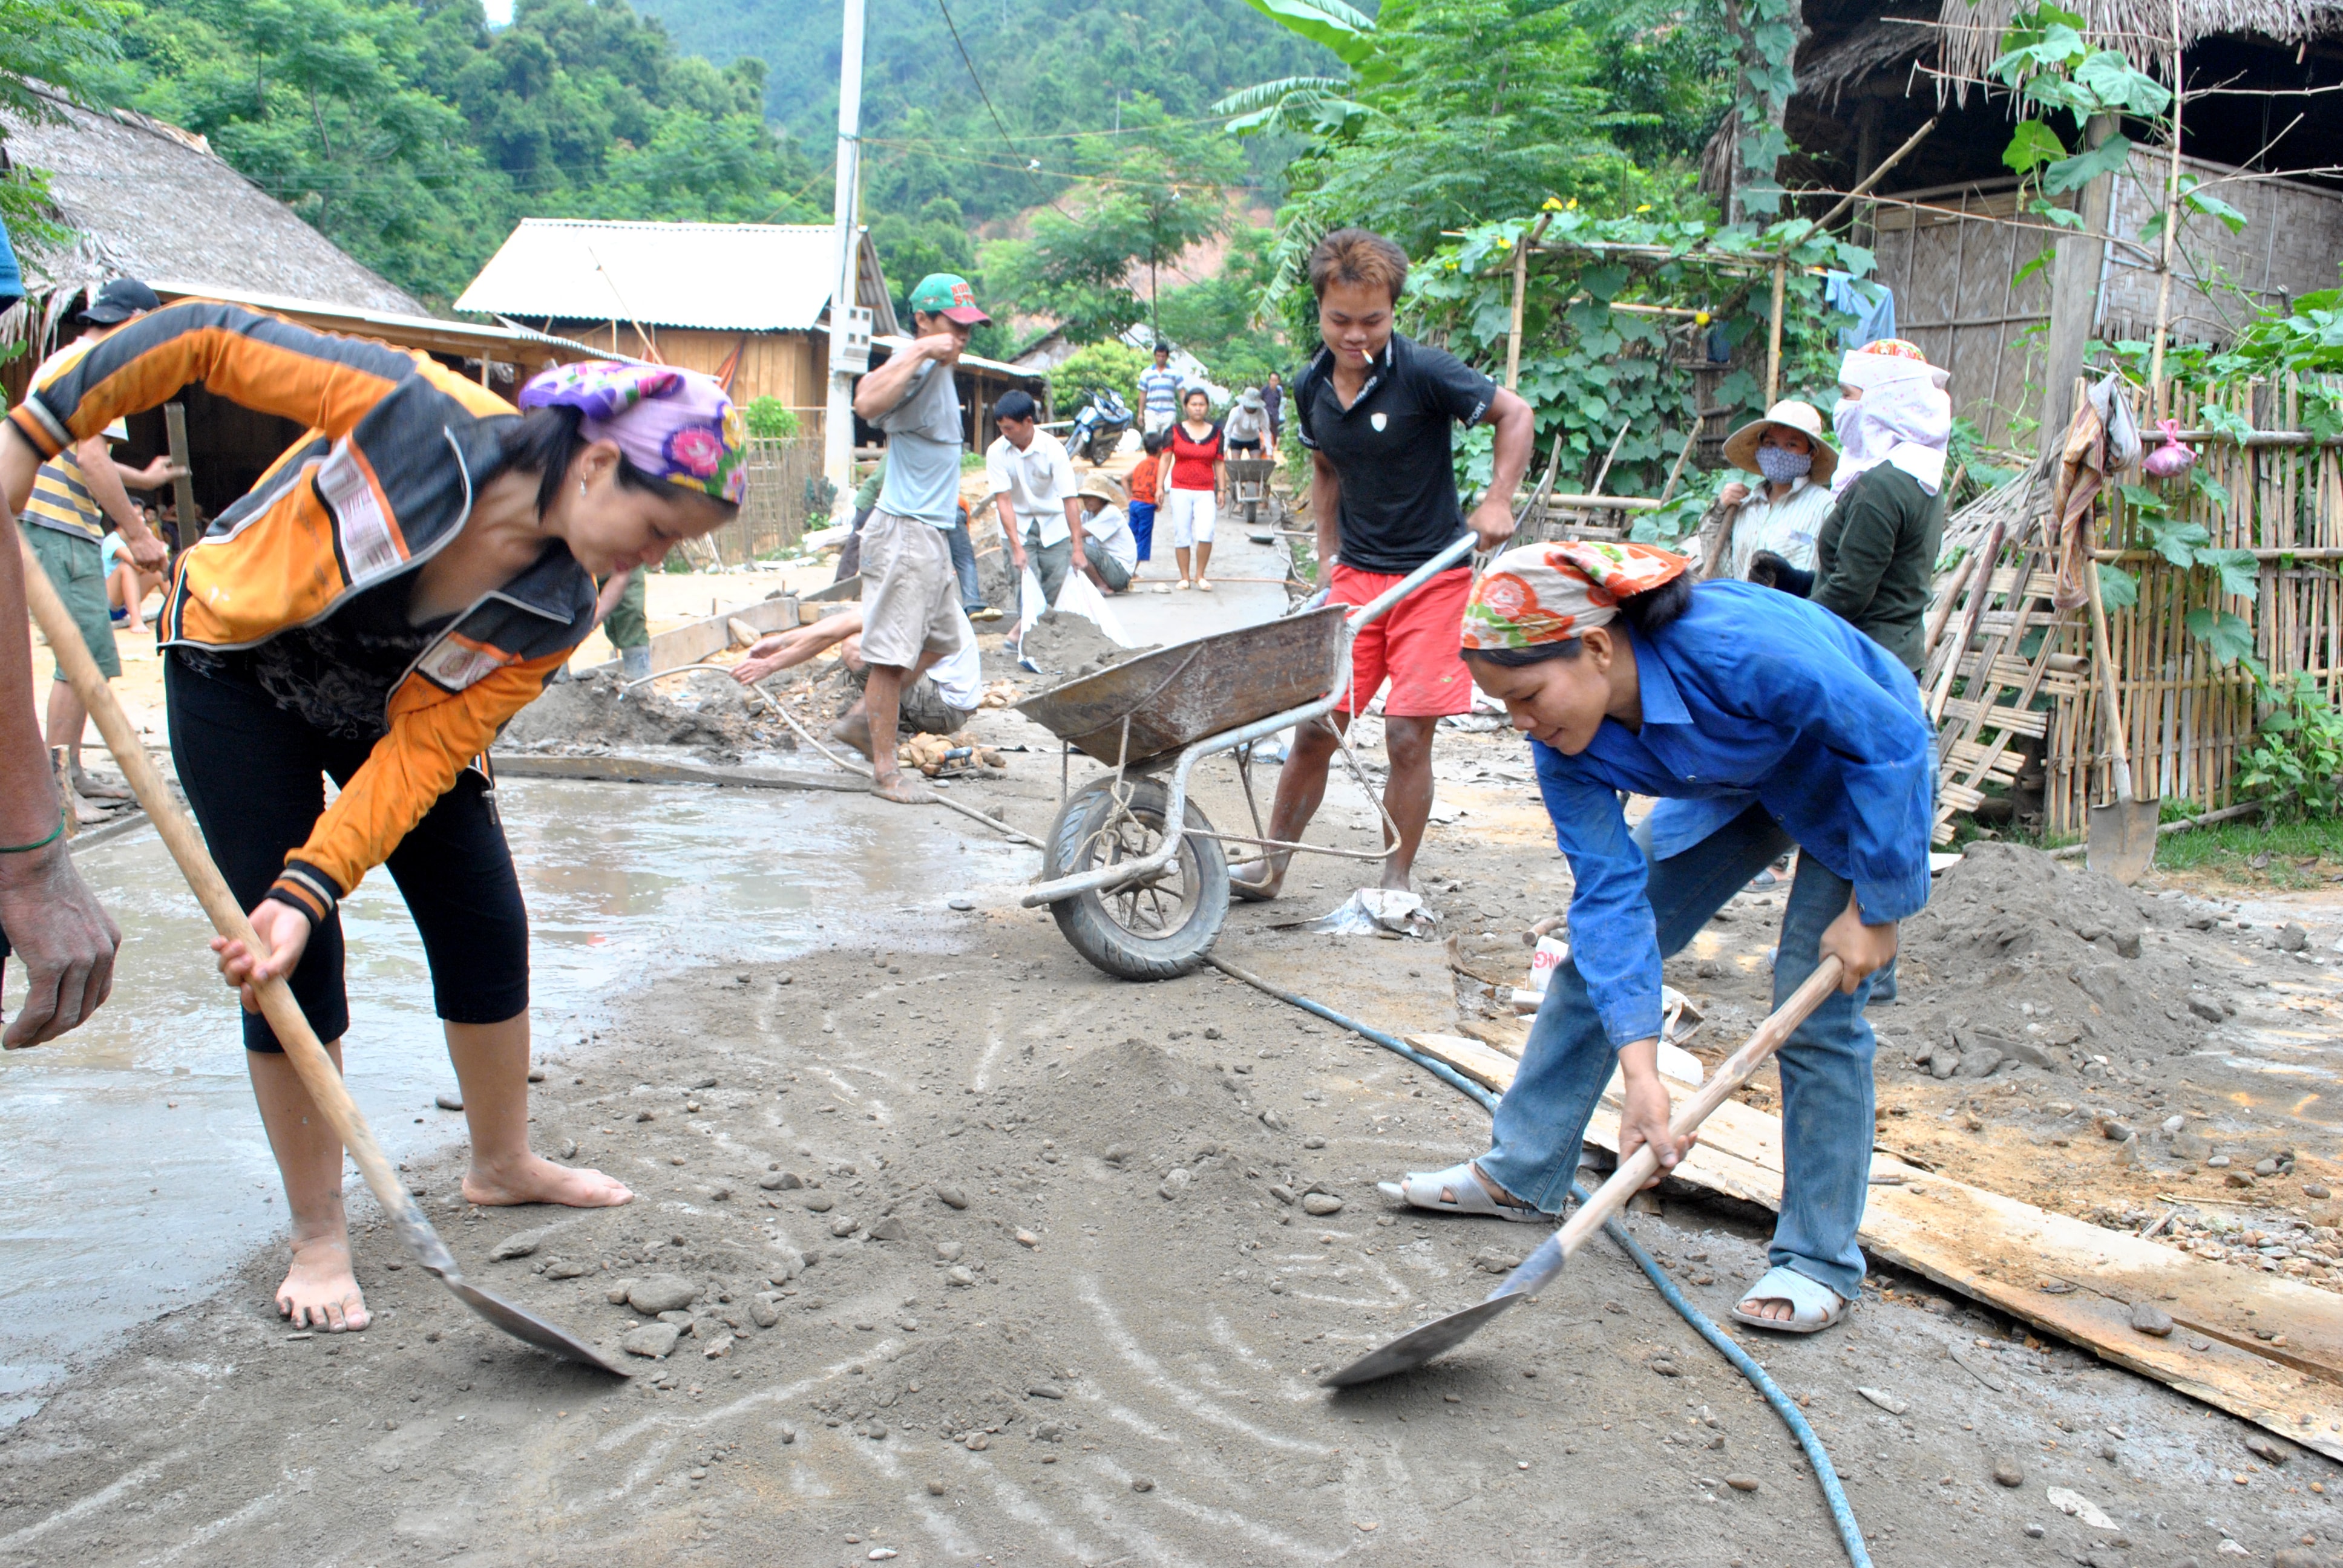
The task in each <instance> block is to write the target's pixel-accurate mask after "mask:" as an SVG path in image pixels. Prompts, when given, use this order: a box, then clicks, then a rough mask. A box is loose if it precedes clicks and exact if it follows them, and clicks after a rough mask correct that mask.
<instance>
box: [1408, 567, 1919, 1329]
mask: <svg viewBox="0 0 2343 1568" xmlns="http://www.w3.org/2000/svg"><path fill="white" fill-rule="evenodd" d="M1685 565H1686V563H1685V561H1684V558H1682V557H1679V556H1674V555H1670V554H1668V553H1667V552H1665V551H1664V550H1657V549H1654V548H1649V547H1647V546H1642V545H1612V544H1588V543H1555V544H1541V545H1533V546H1530V547H1528V548H1523V549H1516V550H1511V551H1508V552H1507V553H1506V554H1505V555H1504V556H1503V557H1501V558H1499V559H1498V561H1497V562H1496V564H1495V565H1494V567H1493V568H1491V570H1490V571H1489V573H1488V574H1487V575H1486V576H1485V577H1483V578H1482V580H1481V582H1480V583H1479V584H1478V585H1477V586H1476V587H1475V588H1474V589H1473V598H1472V600H1471V603H1470V605H1469V606H1468V608H1466V611H1465V618H1464V627H1463V645H1464V646H1463V653H1464V659H1465V663H1466V666H1467V667H1468V668H1470V669H1471V670H1472V672H1473V680H1474V681H1475V683H1477V684H1478V685H1479V686H1480V688H1481V689H1483V691H1485V692H1487V693H1488V694H1489V695H1490V696H1492V697H1494V698H1496V699H1499V700H1500V701H1502V702H1503V703H1504V705H1505V709H1506V711H1507V713H1509V714H1510V715H1511V716H1512V719H1513V726H1514V728H1515V729H1520V730H1522V731H1523V732H1524V733H1526V734H1527V735H1528V736H1529V738H1530V740H1531V750H1532V751H1533V753H1534V759H1535V762H1536V767H1537V776H1538V784H1539V789H1540V790H1541V791H1542V793H1543V794H1544V799H1545V805H1546V810H1547V812H1548V814H1549V815H1550V816H1552V818H1553V819H1554V836H1555V839H1556V840H1557V842H1558V843H1559V844H1560V845H1561V848H1562V852H1563V853H1564V855H1565V856H1566V857H1568V859H1569V860H1570V866H1571V871H1572V875H1573V877H1574V879H1575V888H1574V892H1573V894H1572V898H1571V906H1570V937H1571V952H1570V957H1569V959H1568V960H1565V961H1564V962H1563V963H1562V964H1560V965H1558V966H1556V968H1555V970H1554V975H1553V978H1552V979H1551V980H1549V981H1548V983H1547V988H1546V995H1545V1001H1544V1005H1543V1006H1542V1007H1541V1008H1540V1009H1539V1011H1538V1015H1537V1020H1536V1022H1535V1023H1534V1025H1533V1027H1532V1028H1531V1030H1530V1037H1529V1041H1528V1044H1527V1046H1526V1047H1525V1048H1524V1050H1523V1054H1522V1065H1521V1070H1520V1073H1519V1075H1518V1076H1517V1077H1516V1078H1515V1079H1514V1080H1513V1087H1512V1088H1511V1089H1510V1090H1508V1091H1506V1094H1505V1098H1504V1101H1503V1103H1502V1104H1500V1105H1499V1107H1498V1108H1497V1116H1496V1125H1495V1128H1494V1137H1493V1145H1492V1147H1491V1149H1490V1151H1489V1152H1488V1153H1487V1154H1484V1155H1483V1156H1482V1157H1481V1158H1480V1159H1479V1160H1477V1161H1468V1162H1466V1163H1464V1164H1462V1165H1457V1166H1453V1167H1451V1168H1450V1169H1448V1170H1446V1171H1433V1172H1430V1173H1428V1174H1412V1175H1410V1176H1409V1177H1408V1178H1407V1179H1406V1181H1403V1182H1401V1183H1396V1184H1390V1185H1388V1186H1387V1187H1386V1191H1390V1192H1392V1194H1393V1196H1396V1197H1403V1198H1404V1199H1406V1201H1409V1202H1410V1203H1412V1204H1413V1205H1415V1206H1416V1207H1419V1208H1424V1209H1433V1210H1438V1211H1444V1212H1450V1213H1463V1214H1499V1215H1503V1217H1505V1218H1507V1219H1514V1220H1525V1221H1535V1220H1539V1219H1542V1218H1544V1217H1545V1216H1547V1215H1551V1214H1554V1213H1558V1212H1560V1211H1561V1210H1562V1207H1563V1201H1564V1198H1565V1196H1566V1195H1567V1194H1568V1192H1569V1190H1570V1181H1571V1176H1572V1172H1573V1171H1574V1169H1575V1167H1576V1166H1577V1164H1578V1151H1579V1148H1580V1144H1581V1140H1582V1138H1583V1137H1584V1132H1585V1129H1586V1121H1587V1117H1588V1116H1589V1114H1590V1113H1591V1112H1592V1111H1594V1106H1595V1103H1596V1101H1598V1100H1599V1099H1600V1098H1601V1096H1602V1092H1603V1088H1604V1084H1605V1083H1606V1082H1607V1081H1609V1079H1610V1077H1611V1071H1612V1069H1613V1067H1614V1065H1615V1066H1616V1067H1617V1068H1618V1069H1619V1070H1620V1071H1621V1073H1622V1075H1623V1077H1624V1081H1625V1091H1626V1092H1625V1107H1624V1113H1623V1114H1622V1116H1621V1119H1620V1133H1619V1141H1620V1146H1621V1147H1620V1154H1621V1156H1622V1158H1624V1157H1625V1156H1626V1155H1627V1154H1628V1153H1630V1152H1632V1151H1634V1150H1635V1149H1637V1148H1639V1147H1641V1146H1642V1145H1643V1144H1644V1143H1646V1142H1649V1143H1651V1144H1653V1145H1654V1147H1655V1148H1656V1149H1657V1150H1658V1151H1659V1159H1660V1165H1661V1167H1662V1169H1663V1170H1665V1169H1666V1168H1668V1167H1670V1166H1673V1165H1674V1164H1675V1163H1676V1162H1677V1161H1678V1160H1679V1159H1681V1158H1682V1156H1683V1154H1684V1151H1685V1150H1686V1149H1688V1148H1689V1147H1690V1143H1689V1141H1687V1142H1686V1143H1685V1144H1684V1147H1682V1148H1679V1147H1675V1146H1674V1145H1673V1144H1672V1143H1671V1141H1670V1140H1669V1137H1668V1131H1667V1129H1668V1116H1669V1110H1670V1108H1669V1101H1668V1093H1667V1091H1666V1090H1665V1089H1664V1087H1662V1085H1661V1082H1660V1078H1659V1069H1658V1054H1659V1033H1660V961H1661V960H1662V959H1663V958H1664V957H1665V956H1666V955H1668V954H1671V953H1674V952H1675V951H1676V950H1679V949H1681V948H1682V947H1684V944H1685V943H1686V942H1688V941H1690V940H1692V938H1693V936H1694V934H1695V933H1696V932H1698V931H1699V930H1700V929H1701V928H1702V927H1703V926H1704V925H1705V924H1707V923H1708V921H1709V920H1710V918H1711V917H1712V916H1714V915H1715V913H1716V911H1717V910H1719V909H1721V908H1723V907H1724V906H1725V903H1726V901H1727V900H1730V899H1731V898H1732V897H1733V895H1734V894H1735V892H1737V891H1738V890H1740V889H1741V887H1742V886H1743V885H1744V884H1745V883H1746V882H1747V881H1748V880H1749V879H1750V878H1751V877H1753V876H1755V874H1756V873H1757V872H1758V871H1759V870H1761V869H1764V868H1765V866H1767V865H1769V864H1770V863H1771V862H1772V861H1774V860H1775V859H1776V858H1778V857H1779V856H1780V855H1781V853H1782V852H1783V851H1784V850H1785V849H1789V848H1791V847H1792V846H1794V845H1795V846H1796V847H1797V848H1798V849H1799V850H1800V851H1801V852H1800V854H1799V857H1798V869H1797V875H1796V879H1795V882H1794V884H1793V885H1792V888H1791V892H1790V899H1789V906H1788V908H1787V909H1786V910H1785V911H1784V914H1783V918H1782V930H1781V946H1780V951H1779V956H1778V957H1777V959H1776V960H1775V966H1774V996H1775V1002H1776V1004H1777V1005H1778V1003H1779V1002H1780V1000H1782V999H1783V998H1785V997H1786V996H1788V995H1789V994H1790V993H1791V992H1792V991H1793V990H1796V989H1797V987H1798V986H1799V985H1800V984H1801V983H1802V982H1803V981H1804V980H1805V978H1806V977H1807V976H1808V975H1809V974H1811V973H1812V972H1813V971H1814V970H1815V966H1816V965H1817V964H1819V963H1820V962H1821V961H1822V957H1823V955H1824V954H1825V953H1827V954H1831V955H1834V956H1835V957H1836V958H1837V959H1838V960H1839V961H1840V962H1841V963H1842V964H1843V965H1845V982H1844V983H1843V984H1842V985H1841V987H1840V989H1839V994H1837V995H1835V996H1833V997H1831V998H1829V999H1827V1000H1825V1001H1824V1002H1823V1004H1822V1005H1821V1006H1820V1007H1818V1008H1816V1009H1815V1011H1814V1013H1813V1014H1812V1015H1811V1016H1809V1017H1808V1018H1807V1020H1805V1022H1804V1023H1803V1024H1801V1025H1800V1026H1799V1027H1798V1029H1797V1030H1796V1032H1795V1033H1794V1034H1792V1035H1791V1037H1790V1038H1789V1040H1787V1041H1786V1042H1785V1044H1784V1045H1783V1047H1782V1050H1781V1056H1780V1069H1781V1074H1782V1110H1783V1118H1782V1120H1783V1142H1784V1162H1785V1167H1786V1180H1785V1191H1784V1192H1783V1198H1782V1211H1781V1217H1780V1219H1779V1221H1777V1223H1776V1225H1775V1233H1774V1241H1773V1245H1772V1249H1771V1255H1770V1260H1769V1261H1770V1262H1771V1264H1772V1268H1771V1269H1770V1271H1768V1272H1767V1273H1766V1274H1765V1277H1764V1278H1763V1279H1761V1280H1759V1281H1758V1282H1757V1283H1756V1284H1755V1286H1754V1287H1752V1289H1751V1290H1750V1292H1749V1293H1748V1294H1747V1295H1746V1296H1745V1297H1744V1298H1743V1299H1742V1302H1741V1303H1740V1304H1739V1306H1738V1307H1736V1308H1735V1312H1734V1316H1735V1318H1738V1319H1740V1320H1741V1321H1743V1322H1751V1323H1757V1324H1760V1325H1762V1326H1765V1327H1769V1328H1776V1329H1783V1330H1787V1331H1790V1332H1802V1333H1811V1332H1814V1331H1815V1330H1816V1329H1821V1328H1825V1327H1827V1326H1829V1325H1830V1324H1832V1323H1835V1322H1837V1321H1838V1320H1839V1319H1840V1318H1841V1317H1842V1316H1844V1315H1845V1311H1846V1305H1847V1303H1848V1302H1850V1301H1852V1300H1854V1299H1855V1297H1856V1296H1857V1295H1858V1294H1860V1292H1861V1290H1862V1284H1863V1274H1864V1263H1863V1254H1862V1252H1861V1251H1860V1250H1858V1249H1857V1247H1856V1246H1855V1229H1856V1227H1857V1225H1858V1224H1859V1223H1860V1222H1861V1221H1862V1218H1863V1204H1864V1197H1865V1191H1866V1186H1867V1182H1868V1180H1869V1174H1870V1161H1871V1143H1872V1078H1871V1058H1872V1048H1873V1040H1872V1034H1871V1029H1870V1026H1869V1025H1868V1024H1866V1023H1865V1021H1864V1018H1863V1008H1864V1004H1865V1001H1866V1000H1868V999H1869V994H1870V990H1871V977H1872V976H1873V975H1874V974H1875V972H1876V971H1877V970H1880V969H1881V968H1883V967H1884V966H1885V964H1886V963H1887V962H1888V960H1891V959H1893V958H1894V957H1895V956H1896V922H1897V921H1899V920H1904V919H1906V917H1908V916H1910V915H1912V914H1914V913H1916V912H1917V911H1918V910H1919V909H1920V908H1921V906H1922V905H1923V904H1925V903H1926V901H1927V897H1928V829H1929V823H1930V815H1931V805H1932V802H1933V799H1934V791H1935V783H1936V766H1935V754H1934V747H1933V744H1932V739H1931V736H1930V733H1929V730H1928V728H1927V725H1926V721H1925V720H1924V719H1922V717H1921V709H1920V701H1919V692H1918V690H1917V689H1916V686H1915V685H1914V683H1913V679H1912V676H1911V672H1910V671H1908V670H1906V669H1905V668H1903V667H1902V666H1901V665H1899V664H1897V663H1896V661H1895V660H1894V659H1893V658H1890V657H1889V656H1888V655H1887V654H1886V653H1885V651H1884V650H1883V649H1881V648H1879V646H1878V645H1877V644H1875V643H1874V642H1872V641H1871V640H1870V639H1869V638H1866V637H1865V636H1864V635H1863V634H1862V633H1860V632H1858V631H1856V630H1855V628H1852V627H1850V626H1848V625H1847V624H1846V623H1845V622H1844V621H1842V620H1840V619H1839V618H1837V617H1835V616H1833V615H1831V614H1829V613H1828V612H1827V611H1825V610H1822V609H1819V608H1815V606H1813V605H1810V604H1808V603H1806V602H1805V601H1804V600H1801V599H1796V598H1791V597H1790V596H1789V595H1787V594H1783V593H1777V592H1775V591H1773V590H1771V589H1768V588H1759V587H1757V586H1755V585H1754V584H1750V583H1742V582H1724V581H1719V582H1705V583H1701V584H1699V585H1697V586H1694V584H1692V583H1691V582H1690V580H1689V579H1688V578H1685V577H1684V568H1685ZM1623 792H1624V794H1633V795H1645V796H1655V797H1658V798H1660V799H1659V804H1658V806H1657V807H1656V808H1655V809H1654V810H1653V811H1652V813H1651V814H1650V815H1649V816H1648V817H1646V818H1645V819H1644V820H1643V821H1642V822H1640V823H1638V824H1637V825H1636V826H1635V827H1634V829H1630V828H1629V826H1628V824H1627V820H1626V816H1625V812H1624V809H1623V806H1622V800H1623Z"/></svg>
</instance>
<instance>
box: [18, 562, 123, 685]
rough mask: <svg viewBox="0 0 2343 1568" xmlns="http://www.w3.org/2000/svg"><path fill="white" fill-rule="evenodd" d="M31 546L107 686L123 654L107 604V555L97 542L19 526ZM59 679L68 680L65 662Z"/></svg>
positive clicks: (119, 670) (60, 664)
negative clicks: (78, 630) (106, 681)
mask: <svg viewBox="0 0 2343 1568" xmlns="http://www.w3.org/2000/svg"><path fill="white" fill-rule="evenodd" d="M18 527H20V528H23V529H24V534H25V538H26V539H27V540H29V541H31V543H32V546H33V554H34V555H35V556H36V557H37V558H39V559H40V563H41V569H42V570H43V571H45V572H46V573H48V574H49V582H50V584H51V586H53V587H54V588H55V589H56V590H57V597H58V598H61V599H63V600H65V608H66V609H68V610H70V611H72V612H73V618H74V624H75V626H77V627H79V628H81V640H82V642H83V644H84V645H85V646H86V647H87V648H88V649H89V656H90V658H94V659H96V661H97V668H98V672H99V673H100V674H102V675H104V676H105V677H106V678H107V679H108V680H111V679H113V678H116V676H118V675H120V674H121V673H122V654H121V652H120V650H118V649H117V648H116V647H115V646H114V618H113V616H112V615H111V614H110V613H109V611H108V608H107V605H106V552H105V550H104V548H102V547H101V546H100V545H99V544H98V542H97V541H96V539H87V538H81V537H80V536H79V535H77V534H68V533H65V532H64V531H63V530H62V529H58V528H35V527H32V526H30V525H26V524H19V525H18ZM57 678H58V679H59V680H63V679H65V661H64V660H62V659H60V660H59V661H58V662H57Z"/></svg>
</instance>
